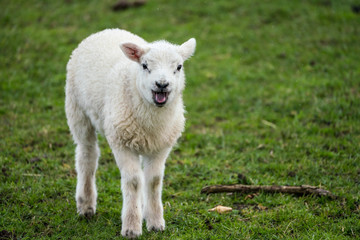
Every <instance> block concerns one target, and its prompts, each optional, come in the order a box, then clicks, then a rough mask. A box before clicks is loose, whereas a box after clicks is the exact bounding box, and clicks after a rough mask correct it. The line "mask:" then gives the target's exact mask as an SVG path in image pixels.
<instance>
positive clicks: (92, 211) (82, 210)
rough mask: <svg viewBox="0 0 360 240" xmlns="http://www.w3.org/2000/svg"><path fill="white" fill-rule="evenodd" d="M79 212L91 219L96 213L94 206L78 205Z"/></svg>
mask: <svg viewBox="0 0 360 240" xmlns="http://www.w3.org/2000/svg"><path fill="white" fill-rule="evenodd" d="M78 213H79V215H80V216H84V217H86V218H87V219H90V218H91V217H92V216H94V214H95V209H94V208H93V207H78Z"/></svg>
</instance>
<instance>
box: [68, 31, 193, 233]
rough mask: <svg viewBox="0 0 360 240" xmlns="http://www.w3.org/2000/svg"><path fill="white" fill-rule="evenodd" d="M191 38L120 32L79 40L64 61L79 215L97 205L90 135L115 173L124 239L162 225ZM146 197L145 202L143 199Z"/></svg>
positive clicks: (93, 145) (96, 151) (181, 120)
mask: <svg viewBox="0 0 360 240" xmlns="http://www.w3.org/2000/svg"><path fill="white" fill-rule="evenodd" d="M195 45H196V41H195V39H193V38H192V39H190V40H188V41H187V42H185V43H183V44H182V45H181V46H177V45H173V44H171V43H169V42H166V41H163V40H162V41H156V42H152V43H147V42H146V41H145V40H143V39H142V38H140V37H138V36H136V35H134V34H132V33H129V32H127V31H124V30H120V29H108V30H104V31H102V32H99V33H96V34H93V35H91V36H90V37H88V38H86V39H85V40H83V41H82V42H81V43H80V45H79V46H78V47H77V49H75V50H74V51H73V53H72V56H71V58H70V60H69V62H68V65H67V80H66V103H65V105H66V106H65V108H66V116H67V120H68V125H69V127H70V130H71V133H72V135H73V138H74V141H75V143H76V145H77V146H76V156H75V160H76V171H77V175H78V181H77V186H76V203H77V209H78V212H79V214H81V215H85V216H87V217H89V216H92V215H93V214H94V213H95V209H96V198H97V191H96V185H95V171H96V168H97V162H98V158H99V155H100V151H99V147H98V144H97V136H96V132H100V133H102V134H103V135H105V137H106V139H107V141H108V143H109V145H110V147H111V149H112V151H113V154H114V156H115V159H116V163H117V165H118V167H119V169H120V172H121V189H122V194H123V209H122V217H121V218H122V230H121V234H122V235H123V236H126V237H130V238H133V237H137V236H139V235H141V233H142V221H143V218H144V219H145V220H146V225H147V229H148V230H149V231H150V230H160V231H162V230H164V228H165V221H164V218H163V206H162V201H161V191H162V179H163V174H164V168H165V161H166V158H167V156H168V155H169V153H170V151H171V148H172V147H173V146H174V144H175V143H176V141H177V139H178V138H179V137H180V135H181V133H182V131H183V130H184V123H185V118H184V106H183V101H182V91H183V90H184V86H185V75H184V70H183V62H184V61H185V60H186V59H188V58H189V57H190V56H192V54H193V53H194V51H195ZM143 200H144V201H143Z"/></svg>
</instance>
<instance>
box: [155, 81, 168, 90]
mask: <svg viewBox="0 0 360 240" xmlns="http://www.w3.org/2000/svg"><path fill="white" fill-rule="evenodd" d="M155 85H156V86H157V87H158V88H161V89H162V88H166V87H167V86H169V83H168V82H155Z"/></svg>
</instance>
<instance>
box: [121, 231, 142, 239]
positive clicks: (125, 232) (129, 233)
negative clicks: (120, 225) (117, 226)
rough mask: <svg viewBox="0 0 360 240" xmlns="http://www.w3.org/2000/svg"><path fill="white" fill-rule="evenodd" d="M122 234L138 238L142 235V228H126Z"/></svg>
mask: <svg viewBox="0 0 360 240" xmlns="http://www.w3.org/2000/svg"><path fill="white" fill-rule="evenodd" d="M121 235H122V236H123V237H126V238H137V237H139V236H140V235H141V230H140V231H139V230H134V229H124V230H122V231H121Z"/></svg>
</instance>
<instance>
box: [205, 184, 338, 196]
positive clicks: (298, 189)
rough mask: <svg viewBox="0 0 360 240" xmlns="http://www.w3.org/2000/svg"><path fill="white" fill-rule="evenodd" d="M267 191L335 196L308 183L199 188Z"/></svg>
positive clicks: (210, 190) (220, 190)
mask: <svg viewBox="0 0 360 240" xmlns="http://www.w3.org/2000/svg"><path fill="white" fill-rule="evenodd" d="M261 191H263V192H267V193H289V194H296V195H314V196H319V197H320V196H326V197H330V198H337V197H336V196H335V195H334V194H332V193H331V192H329V191H327V190H325V189H322V188H318V187H314V186H309V185H301V186H277V185H273V186H260V185H243V184H234V185H213V186H207V187H204V188H203V189H201V193H206V194H210V193H221V192H240V193H254V192H261Z"/></svg>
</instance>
